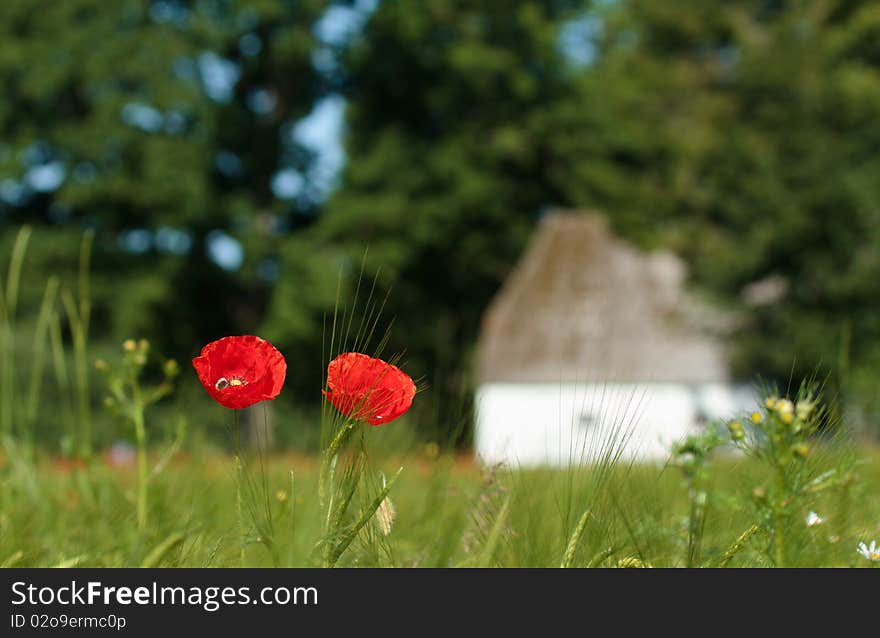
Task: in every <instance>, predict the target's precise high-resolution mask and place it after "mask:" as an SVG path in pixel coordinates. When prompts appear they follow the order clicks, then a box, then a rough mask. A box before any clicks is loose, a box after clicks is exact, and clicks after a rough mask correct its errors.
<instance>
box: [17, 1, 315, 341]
mask: <svg viewBox="0 0 880 638" xmlns="http://www.w3.org/2000/svg"><path fill="white" fill-rule="evenodd" d="M327 4H328V2H327V1H326V0H305V1H302V2H296V3H289V2H285V1H284V0H233V1H231V2H210V3H206V2H195V1H186V0H181V1H180V2H177V1H170V2H153V1H143V0H124V1H121V2H112V3H106V2H100V1H99V0H69V1H65V2H62V3H58V2H51V1H37V2H32V1H30V0H10V1H9V2H3V3H2V6H0V40H2V41H3V47H2V52H0V84H2V85H3V87H4V94H3V97H2V99H0V131H2V132H3V135H2V138H3V139H2V143H0V183H2V184H3V187H4V191H3V195H4V196H3V197H2V198H0V235H2V234H3V231H4V228H5V227H9V225H10V224H16V223H22V222H25V223H30V224H32V225H34V227H35V231H34V233H35V237H36V236H42V237H43V241H49V242H52V243H54V247H53V248H54V249H53V250H48V249H41V250H39V251H37V252H35V253H34V254H32V260H31V263H30V267H29V269H28V271H27V273H26V277H25V280H24V284H25V286H26V287H31V288H33V287H35V285H36V282H40V284H41V283H42V282H43V281H45V278H46V276H47V272H52V273H54V272H58V270H59V269H56V268H55V267H53V263H57V262H58V261H59V260H70V259H71V258H73V257H74V256H75V254H76V248H75V244H74V243H72V242H69V243H66V244H64V245H62V242H61V236H62V235H66V234H67V233H68V231H67V230H66V228H71V227H72V228H76V227H77V226H87V227H90V228H94V229H96V231H97V233H96V250H95V260H94V263H93V267H94V272H95V278H96V286H95V296H94V302H95V307H94V315H95V319H96V326H95V327H96V329H97V336H98V337H100V338H106V337H108V336H109V337H111V338H112V340H113V341H119V340H122V339H124V338H126V337H128V336H129V335H131V334H152V335H155V338H156V339H158V340H159V342H160V343H159V345H160V346H161V347H162V348H163V350H166V351H171V352H177V353H181V354H184V355H188V354H190V352H192V350H193V349H194V348H195V345H194V344H197V343H199V342H201V341H203V340H204V339H205V338H206V337H212V338H213V337H216V336H218V335H219V334H221V333H224V332H226V333H229V332H236V331H240V330H242V329H243V328H245V327H247V328H249V329H252V326H253V325H254V324H255V323H256V321H257V319H258V318H259V316H260V314H261V310H262V307H263V306H264V305H265V295H266V288H267V281H266V280H265V279H263V278H261V276H260V273H259V268H260V264H262V263H264V262H265V261H266V260H271V258H272V255H273V252H274V250H275V243H277V239H276V238H275V235H276V232H277V229H278V228H280V227H283V226H284V225H286V224H288V223H289V218H292V217H293V218H295V217H297V216H298V215H299V214H300V213H302V212H303V210H310V209H311V208H312V207H313V206H314V202H311V203H309V202H305V200H303V202H298V203H297V202H294V203H291V202H287V201H283V200H281V199H279V198H277V197H276V196H275V195H274V193H273V192H272V188H271V178H272V176H273V175H274V174H275V173H276V172H277V171H278V170H279V169H281V168H292V169H296V170H301V171H304V170H305V169H306V168H307V167H308V166H309V163H310V162H311V160H312V158H311V156H310V155H309V153H308V152H307V151H306V150H305V149H304V148H302V147H301V146H300V145H299V144H298V143H296V142H295V141H293V140H292V138H291V135H290V128H291V125H292V123H293V122H295V121H296V120H298V119H299V118H301V117H303V116H304V115H305V114H306V113H308V112H309V110H310V109H311V107H312V105H313V102H314V100H315V99H316V97H317V96H318V95H320V94H321V93H322V92H323V91H324V88H323V87H322V85H321V83H320V82H319V81H318V77H317V75H316V72H315V70H314V69H313V67H312V63H311V55H312V51H313V48H314V46H315V39H314V36H313V34H312V28H313V24H314V22H315V21H316V20H317V19H318V18H319V17H320V16H321V14H322V13H323V11H324V9H325V7H326V5H327ZM224 74H225V75H227V76H229V77H232V78H233V79H234V80H235V81H232V82H224V81H219V82H218V77H222V76H223V75H224ZM255 95H258V96H263V97H265V98H266V99H264V100H263V101H264V102H265V103H267V104H270V107H268V108H255V107H254V104H255V102H254V100H255V98H254V96H255ZM224 158H225V159H224ZM224 162H225V163H224ZM40 175H42V178H41V179H38V178H39V177H40ZM35 176H36V177H35ZM10 193H11V194H10ZM60 224H64V226H60ZM41 227H42V228H41ZM131 231H136V232H142V231H147V232H155V231H161V232H164V233H166V235H167V234H168V233H178V234H176V235H173V236H171V235H169V237H171V239H172V240H175V241H177V242H178V244H180V242H184V244H183V245H177V246H176V247H175V246H171V248H169V247H168V242H165V244H163V246H165V247H164V248H163V247H162V246H159V245H158V243H159V242H157V245H150V240H149V235H143V234H142V235H141V238H142V239H143V238H144V237H146V238H147V239H146V242H147V243H146V245H145V246H141V247H139V248H137V251H135V252H133V251H131V250H129V249H125V248H123V247H122V246H121V245H120V242H121V241H122V240H124V239H125V238H126V237H127V235H126V233H129V232H131ZM218 231H222V232H226V233H228V234H231V235H232V236H235V237H237V238H238V240H239V241H241V242H242V244H244V245H245V247H246V251H245V262H244V264H243V265H242V268H241V270H240V271H239V272H237V273H230V272H226V271H224V270H222V269H221V268H219V267H218V266H217V265H216V264H215V263H214V262H213V261H211V260H210V259H209V256H208V253H207V247H208V245H209V237H210V236H211V233H214V232H218ZM182 233H186V234H185V235H183V234H182ZM73 234H74V235H76V234H78V233H77V232H74V233H73ZM141 243H143V242H141ZM171 243H172V244H173V243H174V242H173V241H172V242H171ZM46 248H48V246H47V247H46ZM123 277H124V278H125V281H126V285H124V286H122V285H119V281H120V279H121V278H123Z"/></svg>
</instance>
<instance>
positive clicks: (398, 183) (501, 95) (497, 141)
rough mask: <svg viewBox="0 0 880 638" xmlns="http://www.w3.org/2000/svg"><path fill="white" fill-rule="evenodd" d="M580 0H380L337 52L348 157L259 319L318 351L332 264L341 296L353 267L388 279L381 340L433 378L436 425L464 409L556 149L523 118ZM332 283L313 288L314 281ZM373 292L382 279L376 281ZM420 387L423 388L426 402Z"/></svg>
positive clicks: (554, 89)
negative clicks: (486, 331) (342, 52)
mask: <svg viewBox="0 0 880 638" xmlns="http://www.w3.org/2000/svg"><path fill="white" fill-rule="evenodd" d="M573 4H575V3H572V2H518V3H513V4H511V3H509V2H502V1H501V0H481V1H478V2H463V1H458V0H432V1H429V2H386V3H382V4H381V5H380V6H379V8H378V10H377V12H376V13H375V15H374V16H373V17H372V18H371V20H370V21H369V23H368V24H367V26H366V28H365V31H364V33H363V34H362V37H361V38H359V39H358V40H357V41H355V42H354V43H352V46H351V48H350V50H349V52H348V55H347V56H346V58H345V59H346V70H347V73H348V96H349V99H350V103H349V107H348V110H347V112H346V116H347V125H348V131H349V133H348V137H347V139H346V142H347V152H348V163H347V165H346V168H345V171H344V173H343V176H342V180H341V186H340V189H339V190H338V192H336V193H335V194H334V195H333V196H332V197H331V198H330V200H329V201H328V202H327V204H326V206H325V208H324V210H323V212H322V214H321V217H320V219H319V221H318V223H317V224H316V225H315V226H314V227H313V228H311V229H310V230H309V231H308V232H307V233H306V234H305V235H301V236H298V237H293V238H291V239H290V240H289V242H288V248H287V251H286V253H285V256H284V266H283V271H282V272H283V273H284V276H283V277H282V278H281V279H280V281H279V285H278V287H277V288H276V292H275V295H274V298H273V303H272V307H271V310H270V319H269V323H268V326H267V329H268V331H269V333H270V334H272V335H273V336H274V337H275V338H277V339H279V340H281V341H283V342H286V343H290V344H296V348H297V350H298V351H300V352H303V353H308V355H307V356H306V358H305V360H307V361H314V362H316V365H315V366H314V367H312V366H308V367H306V368H305V369H304V370H303V371H302V372H298V371H296V370H294V371H292V375H291V378H290V382H291V383H293V384H298V383H301V384H314V380H315V372H316V370H317V369H318V367H317V362H318V361H319V360H320V351H319V350H316V349H315V346H314V345H312V344H313V342H311V341H310V340H311V339H312V336H313V335H315V334H320V328H321V323H322V319H323V317H324V316H325V315H327V314H329V313H331V312H332V309H333V304H334V303H335V295H334V292H333V291H334V289H335V286H334V285H333V283H334V282H335V279H336V275H337V273H339V272H340V268H342V269H343V275H344V280H343V285H344V287H343V294H342V299H343V300H347V299H351V297H352V295H353V292H352V291H353V289H354V286H355V281H356V280H357V278H358V275H359V273H360V263H361V258H362V257H363V254H364V251H365V250H366V251H367V257H366V261H365V272H364V277H365V279H366V280H367V281H369V280H370V279H371V277H373V276H374V275H377V276H378V290H379V291H384V290H385V289H387V288H391V290H390V295H389V298H388V304H387V307H386V308H385V311H384V316H385V317H386V318H388V319H393V322H394V323H393V331H392V333H391V341H390V343H389V345H388V347H387V350H388V351H391V352H403V353H404V359H403V360H404V362H405V365H406V366H407V370H408V371H409V372H410V373H411V374H413V375H414V376H416V377H420V378H422V379H423V381H424V382H425V384H426V385H427V386H428V387H430V388H431V389H432V390H433V393H432V394H433V396H434V401H433V402H428V403H431V404H432V406H433V408H434V411H435V412H436V414H435V415H434V416H436V421H435V422H431V423H429V422H427V419H421V420H419V425H420V427H423V428H424V431H425V434H426V436H444V435H448V434H449V433H450V432H451V431H453V430H455V429H456V425H457V424H456V423H455V420H456V419H457V418H458V417H459V416H460V415H462V414H467V413H468V412H469V410H468V409H467V407H468V406H467V404H463V403H462V401H463V398H464V397H465V395H466V394H467V392H468V390H469V385H470V384H469V381H470V379H469V378H468V376H467V375H468V368H469V366H468V359H469V357H470V352H471V348H472V346H473V343H474V340H475V335H476V332H477V330H478V326H479V321H480V317H481V315H482V312H483V310H484V308H485V306H486V303H487V301H488V300H489V299H490V298H491V296H492V295H493V294H494V292H495V291H496V289H497V288H498V286H499V285H500V284H501V282H502V281H503V279H504V277H505V276H506V274H507V272H508V271H509V269H510V267H511V265H512V263H513V262H514V261H515V260H516V258H517V257H518V255H519V253H520V251H521V249H522V247H523V245H524V243H525V241H526V239H527V237H528V235H529V232H530V231H531V229H532V226H533V225H534V221H535V219H536V218H537V216H538V215H539V214H540V212H541V208H542V206H544V205H545V204H547V203H550V202H553V201H554V200H555V199H557V195H556V194H555V193H553V192H552V191H551V190H550V189H549V188H548V187H547V182H546V180H542V179H541V177H540V175H541V173H542V168H541V166H542V163H543V162H544V161H545V160H546V157H547V156H548V154H549V153H551V152H552V149H551V148H550V147H549V146H547V145H545V144H544V143H543V141H542V140H540V139H539V137H538V136H537V135H536V133H535V122H534V121H533V118H534V117H535V113H536V112H540V110H541V109H542V108H543V106H544V105H546V104H548V103H553V102H554V101H556V100H558V99H560V97H561V96H563V95H564V94H565V93H566V91H567V90H568V89H567V85H566V83H565V81H564V79H565V65H564V64H563V60H562V57H561V55H560V53H559V51H558V49H557V47H556V37H557V31H558V26H559V21H560V19H561V18H562V17H563V16H564V15H566V14H567V12H568V11H569V9H570V8H571V7H572V5H573ZM316 281H321V282H323V283H322V284H321V286H320V287H321V289H323V290H327V289H329V294H325V295H316V294H314V290H313V289H314V287H315V285H316V284H315V282H316ZM378 294H384V293H382V292H380V293H378ZM424 403H425V401H424V400H423V405H424Z"/></svg>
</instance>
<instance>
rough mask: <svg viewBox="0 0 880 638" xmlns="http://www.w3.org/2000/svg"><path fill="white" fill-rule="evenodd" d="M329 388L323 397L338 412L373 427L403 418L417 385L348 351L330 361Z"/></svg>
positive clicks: (376, 361) (380, 363) (394, 369)
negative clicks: (401, 416)
mask: <svg viewBox="0 0 880 638" xmlns="http://www.w3.org/2000/svg"><path fill="white" fill-rule="evenodd" d="M327 388H328V390H327V391H325V392H324V396H325V397H327V400H328V401H330V403H332V404H333V406H334V407H335V408H336V409H337V410H339V411H340V412H342V413H343V414H345V415H346V416H350V417H353V418H355V419H361V420H364V421H366V422H367V423H369V424H370V425H382V424H383V423H388V422H389V421H393V420H394V419H396V418H397V417H399V416H400V415H402V414H403V413H404V412H406V411H407V410H409V407H410V406H411V405H412V400H413V397H414V396H415V394H416V384H415V383H413V380H412V379H411V378H410V377H409V375H408V374H406V373H405V372H403V371H402V370H400V369H399V368H398V367H397V366H393V365H391V364H390V363H385V362H384V361H382V360H381V359H374V358H372V357H368V356H367V355H365V354H360V353H359V352H346V353H345V354H341V355H339V356H338V357H336V358H335V359H333V361H331V362H330V365H329V366H327Z"/></svg>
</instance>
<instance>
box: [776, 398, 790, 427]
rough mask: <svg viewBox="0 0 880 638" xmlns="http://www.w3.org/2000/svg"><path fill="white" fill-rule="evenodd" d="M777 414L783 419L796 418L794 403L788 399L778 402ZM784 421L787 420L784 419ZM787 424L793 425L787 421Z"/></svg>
mask: <svg viewBox="0 0 880 638" xmlns="http://www.w3.org/2000/svg"><path fill="white" fill-rule="evenodd" d="M776 412H778V413H779V415H780V416H782V417H786V416H794V403H792V402H791V401H789V400H788V399H780V400H779V401H777V402H776ZM783 420H785V419H784V418H783ZM786 423H791V421H786Z"/></svg>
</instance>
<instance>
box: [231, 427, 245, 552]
mask: <svg viewBox="0 0 880 638" xmlns="http://www.w3.org/2000/svg"><path fill="white" fill-rule="evenodd" d="M232 435H233V439H234V441H235V456H234V457H233V465H234V466H235V468H234V469H235V514H236V517H237V518H238V543H239V562H240V563H241V566H242V567H244V546H245V535H244V517H243V516H242V508H241V472H242V466H241V448H240V446H239V439H238V410H233V411H232Z"/></svg>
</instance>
